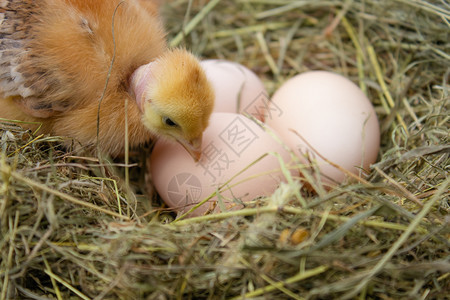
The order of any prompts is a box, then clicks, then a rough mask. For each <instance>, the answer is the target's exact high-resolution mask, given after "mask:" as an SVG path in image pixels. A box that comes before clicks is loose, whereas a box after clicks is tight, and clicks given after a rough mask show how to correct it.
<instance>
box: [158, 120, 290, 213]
mask: <svg viewBox="0 0 450 300" xmlns="http://www.w3.org/2000/svg"><path fill="white" fill-rule="evenodd" d="M202 145H203V147H202V156H201V159H200V161H199V162H195V161H194V160H193V159H192V157H191V156H190V155H189V154H188V153H187V151H186V150H185V149H184V148H183V147H182V146H181V145H179V144H177V143H174V142H171V141H163V140H160V141H158V142H157V143H156V145H155V147H154V149H153V151H152V154H151V156H150V164H149V165H150V166H149V167H150V172H151V175H152V180H153V184H154V186H155V188H156V190H157V191H158V194H159V195H160V196H161V198H162V199H163V200H164V202H165V203H166V204H167V205H168V206H169V207H171V208H174V209H175V210H177V211H179V212H181V213H184V212H187V211H188V210H189V209H191V208H192V206H193V205H195V204H197V203H198V202H200V201H202V200H203V199H205V198H206V197H208V196H210V195H211V194H212V193H214V192H215V191H216V190H218V189H219V188H220V187H221V186H222V185H223V184H224V183H226V182H228V181H229V180H230V179H232V180H231V181H230V182H229V183H227V185H226V186H225V187H224V188H223V189H222V190H221V191H220V197H221V200H222V201H223V204H224V205H219V204H218V202H217V200H218V197H217V196H214V197H213V198H212V199H211V200H210V201H209V202H207V203H205V204H204V205H203V206H201V207H199V208H198V209H196V210H195V211H194V212H192V213H191V214H190V215H189V216H198V215H202V214H204V213H205V212H208V211H214V212H219V211H222V208H223V207H226V210H228V209H237V208H242V207H243V206H242V205H241V204H237V202H236V201H233V198H236V199H239V201H243V202H245V201H249V200H253V199H255V198H257V197H259V196H268V195H271V194H272V193H273V192H274V191H275V190H276V189H277V187H278V185H279V183H280V182H281V181H283V180H284V176H283V174H282V172H281V169H280V162H279V159H278V158H277V157H276V156H274V155H271V154H268V155H266V156H265V157H263V158H262V159H261V160H259V161H258V162H256V163H254V164H253V165H252V166H250V167H249V168H248V169H246V170H244V169H245V168H246V167H247V166H249V165H250V164H252V163H253V162H254V161H255V160H257V159H258V158H259V157H260V156H262V155H264V154H266V153H268V152H276V153H279V155H280V156H281V157H282V158H283V160H284V161H285V162H286V163H287V162H288V161H289V159H290V154H289V152H288V151H287V150H285V149H284V148H283V146H282V145H281V144H280V143H279V142H277V141H276V140H275V139H274V138H273V136H272V135H271V134H269V133H268V132H266V131H265V129H264V128H262V127H261V126H259V125H258V124H256V123H255V122H254V121H252V120H250V119H248V118H247V117H245V116H243V115H239V114H234V113H213V114H212V116H211V119H210V124H209V126H208V128H207V129H206V130H205V132H204V134H203V144H202ZM239 172H242V173H241V174H239V175H237V174H238V173H239ZM235 175H237V176H236V177H235V178H233V176H235ZM297 175H298V173H297Z"/></svg>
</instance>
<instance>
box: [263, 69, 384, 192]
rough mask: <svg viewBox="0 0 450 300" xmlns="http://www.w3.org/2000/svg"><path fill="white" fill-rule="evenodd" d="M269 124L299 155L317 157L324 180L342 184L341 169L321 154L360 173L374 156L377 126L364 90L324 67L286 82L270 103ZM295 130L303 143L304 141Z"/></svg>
mask: <svg viewBox="0 0 450 300" xmlns="http://www.w3.org/2000/svg"><path fill="white" fill-rule="evenodd" d="M269 111H270V112H271V114H270V117H268V118H267V119H266V123H267V124H268V125H270V126H271V127H272V128H273V129H274V130H275V131H276V132H277V133H278V134H279V135H280V136H281V138H282V139H283V140H284V141H285V142H286V144H287V145H288V146H289V147H290V148H291V149H293V150H294V152H295V153H296V154H297V155H298V156H299V157H300V158H304V157H305V154H306V153H307V154H308V155H309V157H310V158H312V159H313V160H314V161H316V162H317V164H318V166H319V168H320V172H321V174H323V175H325V176H323V180H324V183H327V184H330V183H332V182H337V183H341V182H343V181H344V180H345V178H346V176H345V174H344V173H343V172H341V171H340V170H338V169H337V168H335V167H333V166H332V165H331V164H328V163H327V162H325V161H324V160H323V159H322V158H320V157H319V155H317V153H316V152H315V151H314V150H313V149H312V148H310V147H309V146H308V143H309V144H310V145H311V146H312V147H313V148H314V149H315V150H316V151H317V152H318V153H320V154H321V155H322V156H323V157H325V158H326V159H328V160H330V161H331V162H333V163H336V164H338V165H340V166H341V167H343V168H344V169H346V170H348V171H351V172H353V173H354V174H359V175H361V174H360V173H361V168H362V169H365V170H368V169H369V166H370V164H372V163H374V162H375V161H376V158H377V155H378V150H379V147H380V129H379V124H378V119H377V116H376V114H375V111H374V108H373V106H372V104H371V102H370V101H369V99H368V98H367V97H366V95H365V94H364V93H363V92H362V91H361V90H360V89H359V87H358V86H356V85H355V84H354V83H353V82H351V81H350V80H349V79H347V78H345V77H343V76H341V75H338V74H334V73H331V72H326V71H310V72H306V73H303V74H300V75H297V76H295V77H293V78H291V79H289V80H288V81H286V82H285V83H284V84H283V85H282V86H281V87H280V88H279V89H278V90H277V91H276V92H275V94H274V95H273V97H272V101H271V104H270V106H269ZM292 129H293V130H295V131H296V132H297V133H298V134H299V135H301V136H302V137H303V138H304V139H305V140H306V141H307V142H308V143H305V142H304V141H303V140H302V139H301V138H300V137H299V136H298V134H296V133H294V132H292Z"/></svg>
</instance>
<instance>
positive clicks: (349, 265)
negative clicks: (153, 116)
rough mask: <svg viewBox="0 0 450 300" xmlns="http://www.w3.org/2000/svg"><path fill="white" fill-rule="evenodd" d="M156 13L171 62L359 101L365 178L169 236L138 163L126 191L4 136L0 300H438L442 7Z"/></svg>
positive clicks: (271, 4)
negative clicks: (367, 142) (376, 128)
mask: <svg viewBox="0 0 450 300" xmlns="http://www.w3.org/2000/svg"><path fill="white" fill-rule="evenodd" d="M168 2H170V3H171V4H170V5H166V6H165V8H164V16H165V19H166V22H167V24H168V28H170V39H171V41H172V45H173V46H175V45H185V46H186V47H188V48H191V49H192V50H193V51H194V52H196V53H197V54H199V55H201V56H203V57H205V58H225V59H228V60H234V61H237V62H240V63H243V64H244V65H246V66H248V67H249V68H251V69H253V70H254V71H255V72H256V73H257V74H258V75H259V76H260V77H261V78H262V79H263V80H264V83H265V84H266V87H267V88H268V90H269V92H270V93H273V91H274V90H275V89H276V88H277V87H279V86H280V84H281V83H282V82H283V81H285V80H286V79H288V78H289V77H291V76H293V75H294V74H296V73H299V72H304V71H306V70H310V69H322V70H330V71H335V72H338V73H341V74H344V75H345V76H347V77H348V78H350V79H351V80H353V81H354V82H356V83H358V84H359V86H360V87H361V88H362V89H363V90H364V91H365V92H366V93H367V94H368V95H369V97H370V99H371V100H372V101H373V104H374V106H375V107H376V111H377V113H378V116H379V120H380V124H381V129H382V147H381V150H380V155H379V162H378V163H377V164H375V165H374V166H373V168H372V170H371V174H370V176H369V177H368V178H366V179H367V181H366V180H359V181H357V180H351V181H349V182H347V183H345V184H342V185H340V186H338V187H336V188H335V189H332V190H330V191H324V190H319V191H318V192H317V193H310V192H308V191H306V190H303V189H301V187H300V184H299V183H298V182H295V181H294V182H290V183H289V184H283V185H282V186H281V187H280V188H279V189H278V190H277V191H276V192H275V193H274V195H273V196H271V197H269V198H267V199H262V200H259V201H258V202H257V203H251V204H249V205H248V207H247V208H245V209H243V210H240V211H236V212H230V213H224V214H219V215H207V216H203V217H198V218H192V219H185V220H179V221H175V222H172V221H173V217H174V215H173V214H172V213H171V212H170V211H166V210H164V208H162V207H163V206H162V204H161V203H160V202H159V200H157V199H153V200H152V201H150V200H149V197H148V196H147V194H146V192H145V188H144V184H145V182H144V175H143V170H144V169H143V168H144V161H145V160H144V159H143V158H142V157H138V158H134V161H135V162H136V163H135V164H132V165H131V167H130V168H129V170H130V177H128V175H124V174H127V173H126V172H124V165H123V164H121V163H120V162H112V161H108V160H104V159H101V160H99V159H97V158H92V157H77V156H75V155H73V154H72V153H70V151H69V152H67V151H64V150H63V149H62V148H61V146H60V144H61V141H62V139H63V138H60V137H51V136H43V135H40V134H39V132H37V133H33V132H27V131H23V130H22V129H21V128H20V127H19V125H20V124H18V123H17V122H12V121H5V120H3V122H2V123H1V127H0V136H1V141H0V147H1V153H0V155H1V156H0V176H1V177H0V178H1V179H0V218H1V224H0V226H1V228H0V235H1V236H0V253H1V262H0V299H10V298H17V299H49V298H50V299H80V298H81V299H218V298H227V299H228V298H236V299H290V298H293V299H336V298H344V299H449V298H448V291H449V290H450V288H449V282H450V280H449V274H450V262H449V256H448V253H449V251H448V249H449V237H450V236H449V230H448V222H449V217H448V211H449V203H448V201H449V182H450V179H449V176H448V172H449V153H450V146H449V111H448V108H449V86H448V76H449V74H450V63H449V62H450V60H449V57H450V54H449V53H450V51H449V49H450V44H449V40H450V38H449V33H450V30H449V27H450V12H449V8H450V6H449V4H448V3H446V2H445V1H437V0H436V1H421V0H383V1H378V0H364V1H362V0H354V1H294V0H236V1H216V0H210V1H206V0H205V1H188V0H174V1H168ZM176 33H179V34H178V35H176ZM307 178H310V179H306V180H310V181H311V182H310V183H311V184H314V183H315V182H314V179H313V178H314V174H311V177H307ZM128 181H129V182H130V185H127V184H126V182H128ZM302 203H306V205H302Z"/></svg>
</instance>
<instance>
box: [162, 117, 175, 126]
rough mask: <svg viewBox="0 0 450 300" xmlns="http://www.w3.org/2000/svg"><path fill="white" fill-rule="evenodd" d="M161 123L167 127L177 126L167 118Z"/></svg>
mask: <svg viewBox="0 0 450 300" xmlns="http://www.w3.org/2000/svg"><path fill="white" fill-rule="evenodd" d="M163 122H164V124H166V125H167V126H170V127H176V126H178V125H177V123H175V122H174V121H172V119H170V118H168V117H163Z"/></svg>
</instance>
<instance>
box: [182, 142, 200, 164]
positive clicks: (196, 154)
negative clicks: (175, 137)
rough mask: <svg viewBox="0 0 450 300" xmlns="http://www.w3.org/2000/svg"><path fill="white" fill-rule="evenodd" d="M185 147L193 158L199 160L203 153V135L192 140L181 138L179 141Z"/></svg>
mask: <svg viewBox="0 0 450 300" xmlns="http://www.w3.org/2000/svg"><path fill="white" fill-rule="evenodd" d="M178 142H179V143H180V144H181V145H182V146H183V147H184V149H186V151H187V152H189V154H190V155H191V156H192V158H193V159H194V160H195V161H196V162H197V161H199V160H200V157H201V155H202V137H201V136H200V137H198V138H195V139H192V140H190V141H186V140H179V141H178Z"/></svg>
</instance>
